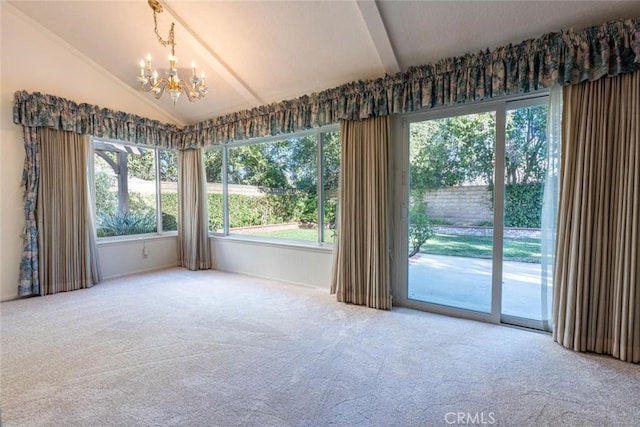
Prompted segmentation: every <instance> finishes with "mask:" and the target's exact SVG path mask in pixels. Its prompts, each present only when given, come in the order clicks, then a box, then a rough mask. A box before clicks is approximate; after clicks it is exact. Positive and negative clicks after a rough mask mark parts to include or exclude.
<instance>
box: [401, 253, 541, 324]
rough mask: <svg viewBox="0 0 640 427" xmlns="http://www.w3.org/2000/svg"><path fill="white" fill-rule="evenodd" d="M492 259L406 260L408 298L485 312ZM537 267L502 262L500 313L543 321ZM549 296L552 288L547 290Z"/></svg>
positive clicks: (439, 257) (488, 307)
mask: <svg viewBox="0 0 640 427" xmlns="http://www.w3.org/2000/svg"><path fill="white" fill-rule="evenodd" d="M491 262H492V261H491V260H490V259H480V258H466V257H455V256H445V255H426V254H418V255H416V256H414V257H412V258H411V259H410V260H409V285H408V290H407V291H408V292H407V296H408V298H409V299H413V300H418V301H425V302H430V303H434V304H441V305H446V306H453V307H459V308H464V309H468V310H474V311H480V312H485V313H488V312H490V311H491V272H492V267H491ZM540 275H541V266H540V264H532V263H524V262H514V261H504V262H503V274H502V279H503V281H502V283H503V286H502V314H505V315H510V316H516V317H523V318H526V319H534V320H542V307H541V301H542V298H541V294H542V287H541V285H540V282H541V279H540ZM547 292H549V295H550V294H551V292H552V289H551V287H548V288H547Z"/></svg>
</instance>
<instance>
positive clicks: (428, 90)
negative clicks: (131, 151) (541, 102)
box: [182, 19, 640, 148]
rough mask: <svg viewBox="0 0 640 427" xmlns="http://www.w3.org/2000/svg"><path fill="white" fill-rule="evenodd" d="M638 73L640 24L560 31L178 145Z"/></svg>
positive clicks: (251, 114) (228, 122)
mask: <svg viewBox="0 0 640 427" xmlns="http://www.w3.org/2000/svg"><path fill="white" fill-rule="evenodd" d="M637 70H640V19H628V20H624V21H615V22H609V23H606V24H604V25H601V26H597V27H590V28H587V29H585V30H582V31H573V30H571V29H570V30H566V31H561V32H557V33H549V34H545V35H543V36H542V37H540V38H537V39H531V40H526V41H523V42H522V43H519V44H515V45H511V44H510V45H507V46H503V47H499V48H497V49H494V50H492V51H490V50H485V51H481V52H478V53H474V54H471V53H470V54H467V55H464V56H461V57H455V58H448V59H444V60H442V61H439V62H436V63H433V64H429V65H421V66H417V67H411V68H409V69H408V70H407V71H406V72H401V73H398V74H395V75H393V76H389V75H387V76H385V77H383V78H379V79H375V80H369V81H359V82H353V83H348V84H345V85H342V86H338V87H336V88H333V89H329V90H325V91H323V92H320V93H316V94H313V95H310V96H303V97H301V98H298V99H294V100H290V101H285V102H280V103H276V104H271V105H268V106H262V107H258V108H254V109H251V110H247V111H242V112H239V113H233V114H229V115H226V116H222V117H217V118H215V119H211V120H207V121H204V122H201V123H197V124H195V125H191V126H187V127H185V128H184V129H183V132H184V134H183V140H182V144H183V147H184V148H187V147H202V146H206V145H211V144H219V143H225V142H229V141H233V140H239V139H247V138H252V137H260V136H268V135H276V134H279V133H287V132H294V131H298V130H303V129H308V128H311V127H315V126H322V125H325V124H331V123H335V122H337V121H338V120H361V119H365V118H368V117H376V116H383V115H389V114H395V113H409V112H413V111H418V110H421V109H427V108H433V107H439V106H444V105H452V104H461V103H465V102H473V101H479V100H483V99H491V98H494V97H499V96H503V95H510V94H520V93H527V92H531V91H535V90H538V89H542V88H546V87H550V86H552V85H555V84H560V85H567V84H577V83H580V82H583V81H585V80H592V81H593V80H597V79H599V78H601V77H604V76H615V75H618V74H623V73H630V72H634V71H637Z"/></svg>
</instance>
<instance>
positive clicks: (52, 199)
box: [36, 128, 101, 295]
mask: <svg viewBox="0 0 640 427" xmlns="http://www.w3.org/2000/svg"><path fill="white" fill-rule="evenodd" d="M38 144H39V148H40V181H39V184H38V202H37V208H36V220H37V223H38V250H39V254H40V256H39V260H38V261H39V267H40V269H39V278H40V295H48V294H55V293H57V292H66V291H73V290H76V289H82V288H88V287H91V286H93V284H94V283H98V282H99V281H100V280H101V272H100V265H99V263H98V249H97V245H96V234H95V225H94V223H93V214H92V209H91V206H92V203H91V197H90V194H89V183H88V182H89V181H88V173H87V172H88V169H87V160H88V155H89V137H88V136H86V135H79V134H76V133H72V132H65V131H57V130H52V129H44V128H43V129H38Z"/></svg>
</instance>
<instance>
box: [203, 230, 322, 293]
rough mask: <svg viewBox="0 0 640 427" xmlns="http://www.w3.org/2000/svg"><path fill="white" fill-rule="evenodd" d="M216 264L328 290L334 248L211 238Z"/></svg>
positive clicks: (225, 269) (222, 267)
mask: <svg viewBox="0 0 640 427" xmlns="http://www.w3.org/2000/svg"><path fill="white" fill-rule="evenodd" d="M210 240H211V254H212V255H211V257H212V260H213V267H214V268H215V269H218V270H224V271H230V272H234V273H242V274H248V275H251V276H257V277H264V278H268V279H273V280H280V281H283V282H288V283H293V284H297V285H303V286H312V287H316V288H321V289H326V290H327V291H328V290H329V287H330V285H331V264H332V261H333V254H332V252H331V248H322V247H304V248H300V247H297V246H290V245H287V244H282V245H280V244H272V243H262V242H255V241H248V240H242V239H235V238H218V237H212V238H211V239H210Z"/></svg>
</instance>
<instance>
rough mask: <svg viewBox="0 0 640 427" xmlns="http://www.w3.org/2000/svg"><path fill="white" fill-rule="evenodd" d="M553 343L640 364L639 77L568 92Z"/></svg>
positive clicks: (639, 74) (605, 80)
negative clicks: (554, 341)
mask: <svg viewBox="0 0 640 427" xmlns="http://www.w3.org/2000/svg"><path fill="white" fill-rule="evenodd" d="M563 103H564V111H563V143H562V147H563V148H562V177H561V183H560V207H559V217H558V241H557V250H556V254H557V257H556V268H555V290H554V308H553V309H554V319H555V327H554V333H553V336H554V339H555V340H556V341H557V342H559V343H560V344H562V345H564V346H565V347H568V348H571V349H574V350H576V351H592V352H596V353H604V354H610V355H612V356H614V357H617V358H619V359H622V360H625V361H629V362H635V363H637V362H640V72H636V73H634V74H625V75H622V76H618V77H613V78H603V79H600V80H597V81H594V82H585V83H582V84H579V85H574V86H567V87H565V88H564V96H563Z"/></svg>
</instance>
